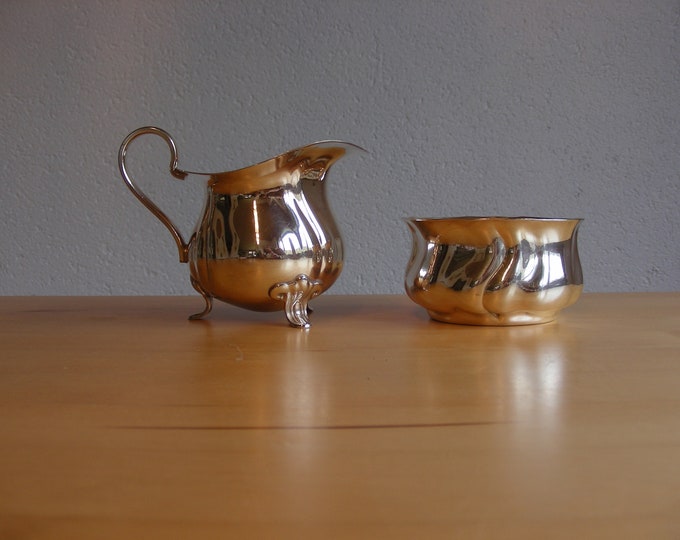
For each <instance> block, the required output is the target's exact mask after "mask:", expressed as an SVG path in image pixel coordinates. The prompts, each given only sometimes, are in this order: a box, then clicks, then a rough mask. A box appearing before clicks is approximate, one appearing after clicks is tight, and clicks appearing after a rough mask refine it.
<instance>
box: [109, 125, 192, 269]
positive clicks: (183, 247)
mask: <svg viewBox="0 0 680 540" xmlns="http://www.w3.org/2000/svg"><path fill="white" fill-rule="evenodd" d="M147 133H151V134H153V135H158V136H159V137H161V138H162V139H163V140H164V141H165V142H166V143H168V147H169V148H170V174H171V175H172V176H174V177H175V178H178V179H180V180H184V178H186V176H187V173H186V172H184V171H182V170H181V169H178V168H177V147H176V146H175V141H173V140H172V137H171V136H170V134H169V133H167V132H166V131H164V130H162V129H160V128H157V127H153V126H147V127H141V128H139V129H136V130H134V131H133V132H132V133H130V134H129V135H128V136H127V137H125V140H124V141H123V144H121V145H120V150H119V151H118V168H119V169H120V174H121V176H122V177H123V180H124V181H125V183H126V184H127V186H128V187H129V188H130V191H132V193H134V195H135V197H137V198H138V199H139V200H140V201H141V203H142V204H143V205H144V206H146V207H147V208H148V209H149V210H150V211H151V213H152V214H153V215H154V216H156V217H157V218H158V219H159V220H160V221H161V223H163V225H165V226H166V227H167V228H168V230H169V231H170V232H171V233H172V236H173V238H174V239H175V242H176V243H177V249H178V250H179V261H180V262H187V261H188V260H189V244H190V243H191V242H189V243H187V242H185V241H184V238H182V234H181V233H180V232H179V229H177V227H176V226H175V224H174V223H173V222H172V221H170V218H168V216H166V215H165V213H164V212H163V211H162V210H161V209H160V208H158V206H156V205H155V204H154V203H153V202H152V201H151V199H149V198H148V197H147V196H146V195H145V194H144V192H143V191H142V190H141V189H139V188H138V187H137V186H136V185H135V183H134V182H133V181H132V178H130V175H129V174H128V172H127V168H126V166H125V154H126V153H127V148H128V146H129V144H130V143H131V142H132V141H133V140H135V139H136V138H137V137H139V136H140V135H145V134H147Z"/></svg>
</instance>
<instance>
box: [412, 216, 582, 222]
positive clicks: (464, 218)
mask: <svg viewBox="0 0 680 540" xmlns="http://www.w3.org/2000/svg"><path fill="white" fill-rule="evenodd" d="M402 219H403V220H404V221H411V222H424V221H492V220H495V221H546V222H556V221H562V222H563V221H583V218H565V217H539V216H451V217H417V216H407V217H404V218H402Z"/></svg>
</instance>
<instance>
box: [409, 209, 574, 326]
mask: <svg viewBox="0 0 680 540" xmlns="http://www.w3.org/2000/svg"><path fill="white" fill-rule="evenodd" d="M405 221H406V223H407V225H408V227H409V230H410V231H411V234H412V239H413V245H412V252H411V257H410V259H409V261H408V265H407V268H406V276H405V288H406V293H407V294H408V296H409V297H410V298H411V299H412V300H413V301H414V302H415V303H417V304H419V305H420V306H422V307H424V308H425V309H426V310H427V312H428V314H429V315H430V317H431V318H433V319H435V320H438V321H443V322H449V323H458V324H477V325H497V326H508V325H522V324H539V323H546V322H550V321H552V320H554V319H555V317H556V316H557V313H558V311H560V310H561V309H563V308H565V307H567V306H569V305H571V304H573V303H574V302H576V300H577V299H578V297H579V296H580V294H581V291H582V290H583V274H582V271H581V262H580V259H579V255H578V246H577V234H578V229H579V226H580V224H581V221H582V220H580V219H562V218H535V217H452V218H406V219H405Z"/></svg>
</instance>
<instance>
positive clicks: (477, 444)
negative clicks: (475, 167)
mask: <svg viewBox="0 0 680 540" xmlns="http://www.w3.org/2000/svg"><path fill="white" fill-rule="evenodd" d="M200 302H201V300H200V299H199V298H195V297H167V298H159V297H129V298H124V297H47V298H45V297H5V298H0V351H1V352H0V538H2V539H5V538H36V539H42V538H145V539H153V538H165V539H167V538H228V537H234V538H243V537H248V538H409V539H410V538H570V539H572V538H598V539H599V538H617V539H620V538H655V539H659V538H673V539H678V538H680V512H679V509H680V354H679V353H680V315H679V314H678V313H679V312H678V307H680V293H665V294H661V293H653V294H585V295H583V297H582V298H581V299H580V300H579V302H578V303H577V304H576V305H574V306H573V307H571V308H569V309H567V310H565V311H564V312H563V313H562V314H561V315H560V317H559V318H558V320H557V322H555V323H550V324H547V325H539V326H526V327H513V328H488V327H472V326H457V325H448V324H444V323H437V322H434V321H431V320H429V319H428V318H427V316H426V314H425V313H424V311H422V310H421V309H420V308H419V307H417V306H416V305H414V304H412V303H411V302H410V301H409V300H408V299H407V298H406V297H404V296H332V295H325V296H322V297H320V298H319V299H317V300H315V301H314V303H313V306H314V308H315V313H314V314H313V316H312V324H313V327H312V328H311V329H310V330H309V331H301V330H297V329H293V328H290V327H288V326H287V324H286V322H285V319H284V317H283V315H282V314H281V313H253V312H249V311H244V310H240V309H237V308H232V307H229V306H226V305H224V304H219V305H216V306H215V309H214V311H213V313H212V314H211V316H210V317H209V318H208V319H207V320H205V321H192V322H189V321H187V320H186V316H187V315H189V314H190V313H193V312H195V311H196V309H197V307H200Z"/></svg>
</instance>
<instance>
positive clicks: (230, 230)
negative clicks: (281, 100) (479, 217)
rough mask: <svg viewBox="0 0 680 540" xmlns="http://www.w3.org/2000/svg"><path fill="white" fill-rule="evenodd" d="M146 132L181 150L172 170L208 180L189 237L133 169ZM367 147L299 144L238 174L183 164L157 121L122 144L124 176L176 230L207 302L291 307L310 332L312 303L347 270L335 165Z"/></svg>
mask: <svg viewBox="0 0 680 540" xmlns="http://www.w3.org/2000/svg"><path fill="white" fill-rule="evenodd" d="M144 134H154V135H158V136H160V137H161V138H163V139H164V140H165V142H166V143H167V145H168V147H169V148H170V152H171V161H170V173H171V174H172V176H174V177H175V178H179V179H185V178H187V177H190V176H193V175H196V176H201V177H203V178H206V179H207V182H206V186H207V191H206V203H205V207H204V210H203V215H202V216H201V219H200V220H199V224H198V226H197V227H196V230H195V231H194V233H193V234H192V236H191V238H190V239H189V241H188V242H186V241H185V240H184V238H183V237H182V235H181V234H180V232H179V230H178V229H177V227H175V225H174V224H173V223H172V221H171V220H170V219H169V218H168V217H167V216H166V215H165V214H164V213H163V212H162V211H161V210H160V208H158V207H157V206H156V205H155V204H154V203H153V202H152V201H151V200H150V199H149V198H148V197H146V196H145V195H144V193H143V192H142V191H141V190H140V189H139V187H137V185H136V184H135V183H134V182H133V180H132V179H131V177H130V175H129V174H128V171H127V168H126V162H125V158H126V152H127V148H128V145H129V144H130V143H131V142H132V141H133V140H134V139H135V138H137V137H139V136H140V135H144ZM353 149H359V147H357V146H355V145H352V144H350V143H345V142H340V141H324V142H319V143H314V144H311V145H308V146H304V147H301V148H297V149H295V150H291V151H290V152H287V153H285V154H281V155H280V156H277V157H275V158H272V159H269V160H267V161H263V162H261V163H258V164H256V165H252V166H250V167H246V168H244V169H239V170H236V171H230V172H222V173H213V174H206V173H192V172H187V171H183V170H180V169H179V168H178V167H177V162H178V159H177V149H176V146H175V143H174V141H173V140H172V138H171V137H170V135H169V134H168V133H167V132H165V131H163V130H161V129H159V128H156V127H144V128H140V129H138V130H135V131H133V132H132V133H130V135H128V137H127V138H126V139H125V140H124V141H123V144H122V145H121V148H120V151H119V156H118V158H119V159H118V161H119V168H120V172H121V175H122V176H123V180H124V181H125V183H126V184H127V186H128V187H129V188H130V190H131V191H132V192H133V193H134V195H135V196H136V197H137V198H138V199H139V200H140V201H141V202H142V204H144V205H145V206H146V207H147V208H148V209H149V210H150V211H151V212H152V213H153V214H154V215H155V216H156V217H157V218H158V219H159V220H160V221H161V222H162V223H163V224H164V225H165V226H166V227H167V228H168V230H170V232H171V233H172V235H173V237H174V239H175V242H176V244H177V247H178V250H179V257H180V261H181V262H188V263H189V266H190V274H191V275H190V279H191V284H192V285H193V287H194V288H195V289H196V290H197V291H198V292H199V293H200V294H201V295H202V296H203V298H204V299H205V308H204V310H203V311H202V312H200V313H197V314H195V315H192V316H191V318H192V319H198V318H201V317H203V316H205V315H207V314H208V313H209V312H210V310H211V309H212V300H213V298H217V299H218V300H222V301H224V302H227V303H230V304H233V305H236V306H239V307H243V308H247V309H252V310H257V311H275V310H283V311H284V312H285V314H286V317H287V319H288V321H289V322H290V324H291V325H293V326H296V327H301V328H308V327H309V326H310V323H309V313H310V310H309V307H308V302H309V301H310V300H311V299H312V298H314V297H315V296H318V295H319V294H321V293H322V292H324V291H325V290H327V289H328V288H329V287H330V286H331V285H333V283H334V282H335V281H336V279H337V278H338V276H339V275H340V271H341V270H342V264H343V246H342V239H341V237H340V232H339V231H338V228H337V225H336V224H335V221H334V219H333V216H332V214H331V211H330V208H329V205H328V202H327V200H326V188H325V178H326V174H327V172H328V170H329V169H330V167H331V166H332V165H333V164H334V163H335V162H336V161H337V160H338V159H340V158H341V157H342V156H344V155H345V154H346V153H347V152H349V151H350V150H353Z"/></svg>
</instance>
